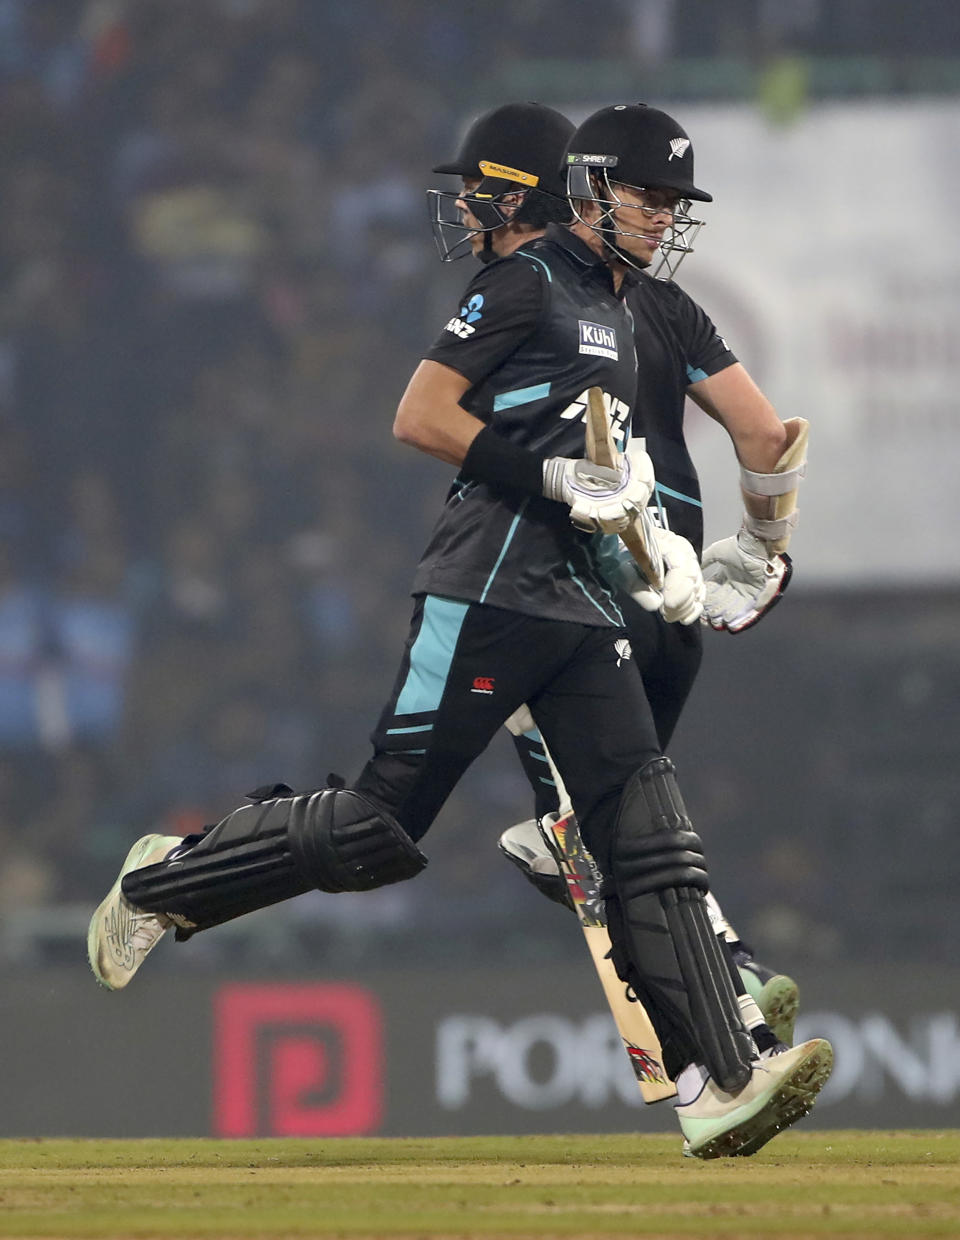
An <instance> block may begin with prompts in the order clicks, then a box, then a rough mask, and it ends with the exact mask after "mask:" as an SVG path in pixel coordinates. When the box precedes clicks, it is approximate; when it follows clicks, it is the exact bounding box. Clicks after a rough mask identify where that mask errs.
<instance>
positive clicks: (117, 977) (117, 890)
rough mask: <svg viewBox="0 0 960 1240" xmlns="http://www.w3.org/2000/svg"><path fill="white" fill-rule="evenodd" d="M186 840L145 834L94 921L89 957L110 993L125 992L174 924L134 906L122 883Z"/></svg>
mask: <svg viewBox="0 0 960 1240" xmlns="http://www.w3.org/2000/svg"><path fill="white" fill-rule="evenodd" d="M182 843H183V841H182V839H181V838H180V837H179V836H178V835H145V836H143V838H142V839H139V840H137V842H136V843H135V844H134V846H133V847H132V848H131V849H130V851H129V852H128V853H127V856H126V859H125V860H124V863H123V865H122V866H121V868H120V873H119V874H118V875H117V881H116V882H115V883H114V884H113V886H112V887H111V888H110V890H109V892H108V893H107V896H106V899H104V901H103V902H102V903H101V904H100V906H99V908H98V909H97V911H96V912H95V913H94V915H93V916H92V917H91V918H90V928H89V929H88V931H87V958H88V959H89V961H90V968H91V969H92V970H93V975H94V977H95V978H96V979H97V981H98V982H99V983H100V985H101V986H106V987H107V989H108V990H122V989H123V987H124V986H126V984H127V982H129V981H130V979H131V978H132V977H133V975H134V973H136V971H137V969H139V968H140V966H141V964H143V962H144V960H145V959H146V957H147V955H148V954H149V953H150V952H152V951H153V949H154V948H155V947H156V945H157V944H158V943H159V942H160V940H161V939H162V938H163V936H164V934H165V933H166V932H167V930H169V928H170V927H171V926H172V925H173V922H172V921H171V920H170V918H169V917H164V915H163V914H162V913H144V912H142V911H141V910H140V909H138V908H136V907H135V906H134V905H132V904H131V903H130V901H129V900H128V899H127V897H126V896H125V895H124V894H123V891H122V890H121V886H120V884H121V883H122V882H123V879H124V876H125V875H127V874H129V873H130V871H131V870H141V869H143V867H144V866H147V865H156V864H157V863H158V862H160V861H162V860H163V859H164V857H165V856H166V855H167V853H169V852H170V850H171V849H173V848H176V847H177V845H178V844H182Z"/></svg>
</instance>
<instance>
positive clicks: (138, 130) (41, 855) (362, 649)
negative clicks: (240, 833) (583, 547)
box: [0, 0, 960, 1002]
mask: <svg viewBox="0 0 960 1240" xmlns="http://www.w3.org/2000/svg"><path fill="white" fill-rule="evenodd" d="M958 14H960V10H958V9H957V8H956V6H950V5H943V4H939V3H925V2H917V3H914V4H911V5H901V4H898V3H876V2H871V3H868V2H867V0H834V2H833V3H825V2H824V3H818V2H817V0H807V3H803V4H800V3H794V2H793V0H791V2H790V3H783V4H777V3H769V2H768V3H760V2H754V0H740V2H737V3H733V2H730V3H723V4H717V3H714V2H712V0H676V2H675V3H671V2H670V0H661V2H648V3H643V2H638V3H628V2H626V0H624V2H623V3H616V2H613V0H607V2H605V3H604V2H601V3H595V4H590V5H586V4H581V3H572V2H570V0H551V2H550V3H549V4H548V3H537V2H529V0H528V2H526V3H519V2H517V0H514V2H513V3H500V2H499V0H488V2H487V3H484V4H482V5H480V4H469V3H464V4H458V5H450V4H436V3H434V4H431V3H426V2H422V0H406V2H394V3H377V2H376V0H351V2H350V3H345V4H337V5H332V4H326V3H311V2H309V0H270V2H269V3H266V2H265V0H137V2H136V3H123V2H122V0H118V2H117V3H115V4H103V3H95V2H94V0H76V2H72V0H0V276H2V279H0V967H2V968H3V969H5V970H7V971H9V972H10V974H11V975H16V976H23V975H30V976H33V975H34V974H35V973H36V971H40V973H41V974H42V970H43V969H44V967H46V966H51V967H52V966H57V967H59V968H69V969H71V970H81V971H82V970H83V968H84V967H85V966H84V962H83V933H84V928H85V925H86V920H87V918H88V916H89V913H90V911H91V910H92V908H93V906H94V905H95V904H96V903H97V902H98V901H99V899H100V898H101V896H102V894H103V892H104V891H105V890H106V888H107V887H108V886H109V884H110V882H111V881H112V879H113V876H114V874H115V872H116V869H117V867H118V864H119V862H120V859H121V858H122V856H123V854H124V852H125V850H126V848H127V847H128V845H129V843H130V842H132V840H133V839H135V838H136V837H137V836H139V835H141V834H143V833H144V832H145V831H147V830H161V831H164V832H173V833H185V832H187V831H189V830H192V829H196V828H198V827H199V826H201V825H202V824H204V823H206V822H210V821H214V820H216V819H217V818H218V817H220V816H221V815H222V814H223V813H224V812H226V811H227V810H228V809H230V808H231V807H232V806H233V805H234V804H235V803H236V802H237V800H238V798H239V797H240V796H241V795H242V794H243V793H244V792H246V791H248V790H250V789H252V788H254V787H256V786H257V785H260V784H263V783H265V782H272V781H275V780H284V781H286V782H288V783H290V784H292V785H294V786H301V787H302V786H314V785H315V784H317V783H318V782H322V781H323V780H324V779H325V778H326V776H327V773H328V772H330V771H336V772H339V773H341V774H343V775H344V776H346V777H348V778H349V777H351V776H352V775H354V774H355V773H356V772H357V771H358V770H359V768H360V766H361V764H362V762H363V761H364V760H365V757H366V754H367V739H366V738H367V734H368V733H369V731H370V729H371V727H372V725H373V723H374V721H375V719H376V716H377V714H378V712H379V709H380V706H381V705H382V701H383V699H384V698H385V696H386V694H387V693H388V691H389V687H390V684H391V683H392V679H393V675H394V672H395V667H396V663H397V660H398V658H399V653H400V649H401V645H402V641H403V638H404V636H405V633H406V626H407V620H408V613H409V599H408V597H407V590H408V587H409V581H410V579H411V576H412V572H413V569H414V566H415V563H416V559H417V556H418V554H419V551H420V549H421V547H422V545H423V544H424V542H425V539H426V536H427V533H428V530H429V528H430V525H431V523H432V520H433V516H434V514H435V513H436V511H437V508H438V505H439V503H440V501H441V498H442V496H443V494H444V492H445V489H446V486H447V484H448V482H449V478H450V470H449V469H447V468H446V467H445V466H443V465H441V464H439V463H437V462H434V461H431V460H429V459H426V458H424V457H421V456H419V455H418V454H416V453H413V452H410V451H409V450H405V449H402V448H400V447H399V446H397V445H396V444H395V443H394V441H393V440H392V438H391V434H390V423H391V420H392V417H393V412H394V410H395V408H396V404H397V401H398V399H399V397H400V395H401V393H402V390H403V387H404V384H405V382H406V380H407V378H408V376H409V374H410V372H411V371H412V369H413V367H414V366H415V364H416V362H417V360H418V358H419V357H420V355H421V352H422V350H423V349H424V348H425V347H426V346H427V344H428V343H429V342H430V341H431V340H432V338H433V336H434V335H435V333H436V332H437V330H438V329H439V327H440V326H441V325H442V323H443V322H444V321H445V320H446V318H447V317H448V316H449V307H450V304H451V303H452V301H453V299H455V297H456V296H457V293H458V291H459V289H460V288H461V287H462V285H463V284H464V283H465V281H466V279H467V278H468V273H467V272H466V271H465V269H464V267H459V268H454V269H453V270H450V269H446V268H443V267H441V265H440V264H439V263H438V262H437V260H436V255H435V253H434V250H433V247H432V243H431V240H430V237H429V233H428V229H427V221H426V208H425V203H424V197H423V190H424V188H425V187H426V186H427V185H429V184H430V183H431V180H432V179H431V174H430V171H429V170H430V167H431V165H432V164H433V163H434V162H436V161H437V160H438V159H441V158H443V157H446V156H448V155H449V154H450V153H451V152H452V151H453V150H454V149H455V147H456V143H457V140H458V136H459V134H460V133H461V132H462V129H463V126H464V124H465V123H466V121H467V120H468V118H469V117H470V116H471V115H473V114H475V113H476V112H477V111H479V110H481V109H483V108H485V107H488V106H492V105H494V104H497V103H500V102H503V101H504V100H506V99H510V98H529V97H536V98H541V99H544V100H545V101H547V100H549V101H550V102H554V103H557V104H558V105H559V106H565V105H570V106H577V105H581V104H582V105H586V104H588V103H592V102H593V101H595V100H596V99H597V97H598V95H603V94H604V92H606V94H609V95H610V96H611V97H612V96H613V95H614V94H617V93H618V92H623V93H625V94H628V95H629V96H630V97H642V98H650V99H651V100H654V101H656V102H660V103H664V104H668V105H670V104H672V103H673V102H674V101H676V102H677V110H678V111H681V109H682V101H683V100H691V101H703V100H704V99H716V100H720V101H743V102H746V103H748V104H750V105H751V106H755V107H757V108H759V109H767V110H770V113H771V117H772V118H773V119H776V117H775V115H774V114H775V113H776V111H777V108H778V107H779V106H780V104H779V103H778V97H777V95H776V91H775V90H774V91H772V92H771V86H770V83H771V81H772V80H773V78H772V76H771V75H774V74H775V73H776V71H777V69H778V67H782V66H783V65H784V64H785V63H787V62H789V63H797V62H798V61H799V62H802V63H803V64H804V65H805V67H806V77H805V82H806V87H805V89H806V91H807V101H808V102H810V103H815V102H816V101H818V100H824V99H830V100H837V99H841V100H843V99H847V98H850V99H858V100H859V99H862V98H863V97H868V98H873V97H882V98H884V99H890V98H901V97H902V98H907V97H915V96H916V95H917V93H918V92H924V93H927V94H930V93H940V94H943V95H944V96H945V97H947V98H956V96H957V93H958V92H960V59H958V53H960V15H958ZM601 81H602V82H603V83H604V84H605V86H604V88H603V89H598V82H601ZM602 101H606V100H605V98H604V100H602ZM780 119H781V120H782V117H781V118H780ZM943 156H944V158H948V157H949V154H948V153H947V152H944V153H943ZM693 261H695V260H693ZM708 308H709V307H708ZM731 343H732V344H733V345H734V347H736V343H735V342H731ZM771 396H772V397H773V398H774V399H775V400H776V402H777V405H778V407H779V408H781V410H782V411H783V413H784V416H789V414H790V413H796V412H805V411H804V410H798V409H796V408H794V407H793V406H792V403H791V393H790V392H775V393H771ZM734 478H735V475H734V472H733V465H732V464H731V485H734ZM880 490H881V488H880V487H878V492H879V491H880ZM878 502H883V497H882V496H880V497H879V498H878ZM934 519H935V514H934ZM851 554H853V555H855V549H851ZM802 555H803V551H802V544H800V543H799V542H798V556H797V559H798V564H797V568H798V571H797V577H796V582H795V585H794V586H793V587H792V589H791V592H790V594H789V596H788V597H787V599H786V600H785V601H784V603H783V605H782V606H781V607H780V608H778V609H777V611H775V612H774V613H773V614H772V615H771V616H770V617H769V619H767V620H765V621H764V623H763V624H762V625H761V626H760V627H759V628H757V629H756V630H755V631H753V632H752V633H750V634H748V635H745V636H743V637H742V638H739V639H730V638H727V637H725V636H718V635H714V634H707V656H706V659H705V665H704V671H703V674H702V678H701V680H700V682H699V683H698V685H697V688H696V690H695V694H694V697H693V700H692V702H691V705H690V708H689V710H688V712H687V714H686V716H685V718H684V720H683V722H682V724H681V727H680V730H679V732H678V735H677V738H676V743H675V748H674V757H675V759H676V761H677V764H678V767H679V770H680V776H681V782H682V787H683V788H684V792H685V796H686V798H687V801H688V806H689V809H690V811H691V814H692V817H693V818H694V820H695V822H696V824H697V826H698V829H699V830H700V831H701V832H702V834H703V836H704V839H705V841H706V843H707V848H708V853H709V856H710V859H711V863H712V867H713V871H714V875H715V885H716V890H717V893H718V894H719V895H720V897H721V899H722V901H723V904H724V907H725V909H726V911H727V913H728V915H729V916H730V917H731V919H732V920H733V921H734V922H735V923H736V924H737V926H738V928H739V929H740V930H741V931H742V933H743V934H744V936H745V937H746V938H747V939H749V940H750V941H752V942H753V943H754V944H755V946H756V948H757V951H758V954H759V955H760V956H761V958H762V959H763V960H765V961H770V962H772V963H775V964H777V965H778V966H780V967H783V968H788V969H791V970H794V971H795V972H797V973H800V974H801V976H806V977H811V976H813V977H817V976H820V975H821V974H828V973H829V971H830V970H831V969H834V968H835V967H836V966H837V965H838V964H842V966H843V967H844V968H845V969H854V970H857V969H860V970H861V973H859V974H858V976H861V977H863V978H870V979H880V978H882V976H883V972H882V970H883V968H884V967H885V966H886V964H887V963H890V962H894V963H896V964H898V965H899V966H902V967H904V968H907V969H909V968H910V967H911V966H912V965H914V966H917V967H920V966H923V968H925V969H928V970H931V969H932V970H935V969H936V967H937V966H938V965H946V964H949V963H952V962H953V961H954V959H955V955H956V948H957V935H956V914H955V907H956V906H955V894H954V890H955V880H956V875H957V873H958V869H960V865H958V862H960V848H958V844H957V838H956V830H955V823H956V809H955V806H956V803H957V793H958V785H960V774H958V767H957V760H956V756H955V754H956V748H957V738H958V728H957V708H956V702H957V692H958V689H960V636H958V632H960V629H958V624H957V621H958V617H960V583H958V582H957V581H955V580H949V581H943V582H939V583H937V582H934V583H931V582H927V583H926V584H925V585H923V586H922V587H916V586H914V587H911V588H910V589H906V588H900V589H898V588H897V583H896V582H878V583H877V586H876V589H874V590H872V591H870V592H865V591H863V590H858V591H849V592H843V591H839V590H837V589H830V590H825V589H822V588H817V587H816V586H814V585H812V584H810V582H809V579H808V581H807V582H805V581H804V567H803V559H802ZM812 576H813V577H814V579H815V578H816V573H815V572H814V573H813V574H812ZM530 812H531V809H530V798H529V795H528V792H527V790H526V787H525V785H524V782H523V780H522V777H521V775H520V771H519V768H518V766H517V765H516V763H515V761H514V760H513V757H512V751H511V749H510V747H509V745H508V743H507V741H506V738H504V739H503V740H502V741H500V740H498V741H497V742H496V743H495V745H494V746H493V747H492V749H491V751H490V753H489V754H488V755H485V757H484V758H483V759H482V760H481V762H479V763H478V764H477V766H476V768H475V769H474V770H473V771H472V772H471V773H470V774H469V775H468V777H467V779H466V780H465V781H464V783H463V784H462V786H461V787H460V788H459V789H458V790H457V791H456V793H455V794H454V796H453V798H452V799H451V802H450V803H449V805H448V807H447V808H446V810H445V811H444V814H443V816H442V818H441V819H440V821H439V822H438V824H437V826H436V827H435V829H434V831H433V832H432V833H431V835H430V837H429V838H428V841H427V850H428V852H429V853H430V855H431V858H432V863H431V866H430V868H429V869H428V870H427V871H426V873H425V874H424V875H423V876H422V877H421V878H419V879H418V880H417V882H416V883H411V884H409V885H406V886H403V887H400V888H390V889H387V890H385V891H382V892H379V893H376V894H372V895H370V896H363V897H338V898H337V899H335V900H331V899H329V898H327V899H324V898H323V897H321V896H319V895H317V896H306V897H303V898H302V899H300V900H298V901H295V902H293V903H291V904H290V905H288V906H285V907H284V908H283V909H279V910H276V911H275V912H274V913H272V914H271V915H270V916H269V918H266V919H260V920H258V921H257V922H256V923H255V926H254V928H252V929H248V928H245V927H243V926H239V927H237V928H235V929H230V928H228V929H227V930H225V931H222V932H217V934H215V935H211V936H210V937H209V938H207V936H201V938H200V939H198V940H197V941H196V942H194V943H191V944H190V946H189V947H187V948H182V949H175V950H173V951H169V952H168V951H164V952H162V953H158V955H157V958H156V970H157V972H158V973H161V974H164V973H170V974H173V973H174V971H175V970H176V969H179V970H183V971H186V973H187V975H194V974H198V973H207V972H211V971H213V970H216V971H218V972H219V973H221V974H222V973H225V972H226V973H235V974H242V973H244V972H245V971H257V970H262V969H263V968H274V967H276V968H278V969H282V970H284V971H291V970H292V971H294V972H296V971H300V972H302V973H303V974H304V975H305V976H314V975H317V974H319V973H321V972H323V971H324V970H329V969H330V968H331V967H333V968H335V969H336V970H338V971H340V972H343V971H346V972H348V973H349V971H350V970H351V969H357V970H360V971H363V970H367V969H370V968H373V967H377V968H380V967H384V966H389V967H391V968H393V967H396V968H399V967H401V966H404V965H408V964H409V965H411V966H414V967H417V968H434V967H443V968H447V969H451V968H452V969H466V968H468V967H469V968H472V967H475V966H479V965H486V966H492V965H494V964H500V963H503V962H507V963H508V964H509V966H510V967H511V968H517V969H531V970H535V969H538V968H541V967H546V966H547V965H548V964H552V963H554V962H555V961H556V959H557V955H558V952H559V951H561V950H563V945H566V944H567V943H568V942H569V939H568V937H567V936H568V935H569V932H570V927H569V925H568V924H567V923H566V922H565V921H564V920H563V914H562V913H561V912H559V911H558V910H557V909H556V908H555V907H554V906H552V905H548V904H547V903H546V902H544V901H542V900H540V899H539V898H537V897H536V896H535V894H534V893H533V892H532V891H530V890H529V889H528V888H527V887H526V886H525V884H524V883H523V881H522V879H521V878H520V877H519V876H518V875H516V874H515V873H514V871H513V870H512V869H511V868H510V867H509V866H508V865H506V863H504V862H502V861H501V859H500V858H499V855H498V853H497V850H496V847H495V843H496V838H497V836H498V834H499V832H500V831H501V830H502V829H503V828H505V827H506V826H508V825H509V824H510V823H511V822H513V821H516V820H517V819H519V818H524V817H527V816H528V815H529V813H530ZM151 968H153V962H151ZM57 976H60V974H57ZM924 976H925V977H933V976H936V974H935V972H934V973H930V972H927V973H925V974H924ZM90 984H91V985H92V983H90ZM138 984H139V979H138ZM876 984H877V985H880V984H881V983H880V982H879V981H878V982H877V983H876ZM931 1000H932V1001H933V1002H939V1001H941V1000H940V996H938V995H937V994H936V993H932V994H931ZM942 1001H943V1002H947V999H946V997H944V998H943V1000H942Z"/></svg>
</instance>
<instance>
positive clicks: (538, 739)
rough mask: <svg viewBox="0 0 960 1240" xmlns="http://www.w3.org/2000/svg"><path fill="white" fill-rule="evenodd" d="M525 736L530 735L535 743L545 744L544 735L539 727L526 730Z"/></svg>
mask: <svg viewBox="0 0 960 1240" xmlns="http://www.w3.org/2000/svg"><path fill="white" fill-rule="evenodd" d="M524 736H526V737H528V738H529V739H530V740H531V741H533V743H534V744H535V745H542V744H543V737H542V736H541V735H540V729H539V728H531V729H530V731H529V732H524Z"/></svg>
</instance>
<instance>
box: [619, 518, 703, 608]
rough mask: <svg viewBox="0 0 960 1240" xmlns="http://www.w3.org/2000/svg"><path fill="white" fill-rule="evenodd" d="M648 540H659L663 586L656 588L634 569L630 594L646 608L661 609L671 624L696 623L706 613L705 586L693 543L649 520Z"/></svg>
mask: <svg viewBox="0 0 960 1240" xmlns="http://www.w3.org/2000/svg"><path fill="white" fill-rule="evenodd" d="M649 530H650V532H648V535H647V537H648V540H649V538H650V537H651V534H652V537H653V538H654V539H655V540H656V544H657V547H658V548H659V550H660V555H661V557H662V558H663V586H662V587H661V589H659V590H657V589H655V588H654V587H653V586H652V585H650V583H649V582H648V581H647V580H646V579H645V578H644V577H643V576H642V575H641V574H640V572H639V570H635V576H636V581H635V583H634V584H632V585H629V586H628V591H629V594H630V597H631V598H632V599H633V600H634V601H635V602H637V603H639V604H640V606H641V607H642V608H643V609H644V610H645V611H659V612H661V613H662V614H663V618H664V620H666V621H667V623H668V624H693V623H694V621H695V620H699V619H700V616H701V615H702V614H703V603H704V595H705V588H704V582H703V577H702V575H701V573H700V561H699V560H698V559H697V553H696V551H694V549H693V546H692V545H691V543H689V542H688V541H687V539H686V538H683V537H681V535H679V534H674V533H673V531H672V530H663V529H660V527H659V526H655V525H653V523H652V522H651V523H650V527H649Z"/></svg>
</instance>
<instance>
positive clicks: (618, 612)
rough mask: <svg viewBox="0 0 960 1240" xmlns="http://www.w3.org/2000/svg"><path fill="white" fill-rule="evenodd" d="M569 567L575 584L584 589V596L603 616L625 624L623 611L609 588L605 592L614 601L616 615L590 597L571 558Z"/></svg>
mask: <svg viewBox="0 0 960 1240" xmlns="http://www.w3.org/2000/svg"><path fill="white" fill-rule="evenodd" d="M567 569H568V570H569V573H570V580H571V581H572V582H573V583H574V585H576V586H577V588H578V589H580V590H582V591H583V597H584V598H585V599H587V601H588V602H590V603H593V605H594V607H596V609H597V611H598V612H599V613H600V615H601V616H603V617H604V619H606V620H609V621H611V622H612V623H613V624H623V613H622V612H621V610H620V608H619V607H618V606H617V605H616V603H614V602H613V596H612V595H611V594H610V592H609V590H606V591H604V592H605V593H606V594H607V596H608V597H609V599H610V602H611V603H613V609H614V611H615V612H616V615H614V616H611V615H610V613H609V612H606V611H604V610H603V608H602V607H601V606H600V604H599V603H598V602H597V600H596V599H595V598H591V597H590V595H589V593H588V592H587V587H586V586H585V585H584V584H583V582H582V581H581V580H580V578H579V577H578V576H577V574H576V573H575V572H574V571H573V565H572V564H571V563H570V561H569V560H568V561H567ZM598 584H599V583H598ZM601 588H602V587H601Z"/></svg>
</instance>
